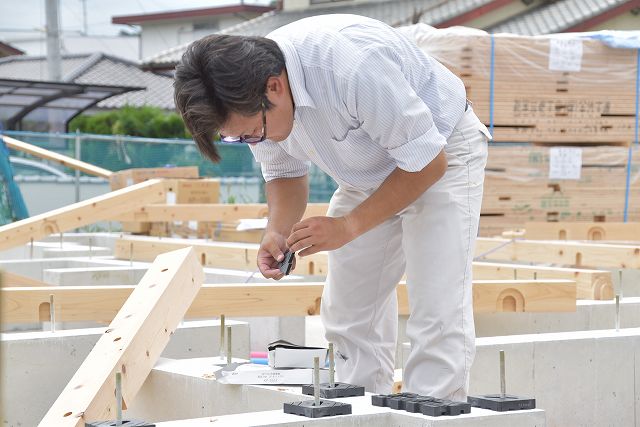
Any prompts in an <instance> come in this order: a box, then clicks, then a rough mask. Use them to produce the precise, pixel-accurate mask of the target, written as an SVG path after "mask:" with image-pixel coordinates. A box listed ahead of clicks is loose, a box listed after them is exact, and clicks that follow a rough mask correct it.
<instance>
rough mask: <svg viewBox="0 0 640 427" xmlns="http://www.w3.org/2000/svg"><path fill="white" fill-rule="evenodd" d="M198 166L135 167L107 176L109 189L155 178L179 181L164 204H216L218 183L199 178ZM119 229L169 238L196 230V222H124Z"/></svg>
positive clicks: (171, 189)
mask: <svg viewBox="0 0 640 427" xmlns="http://www.w3.org/2000/svg"><path fill="white" fill-rule="evenodd" d="M199 176H200V175H199V172H198V167H197V166H183V167H167V168H137V169H127V170H122V171H119V172H114V173H113V174H111V176H110V177H109V183H110V185H111V190H112V191H115V190H119V189H121V188H125V187H128V186H131V185H134V184H138V183H140V182H144V181H147V180H149V179H154V178H182V179H178V180H177V181H176V182H175V188H169V189H168V191H167V201H166V203H167V204H170V205H171V204H199V203H218V200H219V198H220V181H219V180H217V179H201V178H199ZM122 230H123V231H128V232H130V233H134V234H148V235H152V236H160V237H164V236H170V235H172V234H174V233H176V234H180V235H184V236H185V237H186V236H187V235H190V234H195V233H196V232H197V231H198V223H197V222H192V221H190V222H182V221H172V222H142V221H136V222H131V221H123V222H122Z"/></svg>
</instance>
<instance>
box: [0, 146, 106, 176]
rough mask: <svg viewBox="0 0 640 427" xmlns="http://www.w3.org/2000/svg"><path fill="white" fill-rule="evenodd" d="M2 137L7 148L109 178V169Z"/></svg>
mask: <svg viewBox="0 0 640 427" xmlns="http://www.w3.org/2000/svg"><path fill="white" fill-rule="evenodd" d="M2 139H3V140H4V143H5V144H7V147H9V148H12V149H14V150H17V151H22V152H23V153H27V154H31V155H32V156H35V157H39V158H41V159H45V160H51V161H53V162H56V163H59V164H61V165H62V166H67V167H69V168H71V169H75V170H79V171H81V172H84V173H86V174H89V175H94V176H99V177H101V178H109V177H110V176H111V174H112V173H113V172H111V171H110V170H107V169H103V168H101V167H98V166H94V165H92V164H90V163H86V162H83V161H80V160H77V159H74V158H73V157H68V156H65V155H63V154H59V153H56V152H53V151H49V150H45V149H44V148H40V147H38V146H35V145H32V144H28V143H26V142H23V141H19V140H17V139H14V138H11V137H9V136H2Z"/></svg>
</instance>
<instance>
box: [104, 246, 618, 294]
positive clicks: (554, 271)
mask: <svg viewBox="0 0 640 427" xmlns="http://www.w3.org/2000/svg"><path fill="white" fill-rule="evenodd" d="M188 245H190V246H193V248H194V249H195V251H196V253H197V254H198V259H200V260H201V263H202V264H203V265H204V266H207V267H214V268H231V269H239V270H246V271H254V270H255V269H256V256H257V250H258V247H259V245H257V244H249V243H245V244H239V243H222V242H202V241H200V242H198V243H194V241H193V240H183V239H164V238H163V239H154V238H148V237H125V238H122V239H119V240H117V241H116V244H115V251H114V255H115V257H116V258H119V259H124V260H129V259H132V260H134V261H150V260H152V259H153V258H154V257H155V256H157V255H158V254H160V253H163V252H166V251H169V250H175V249H178V248H181V247H186V246H188ZM514 271H516V273H515V274H516V276H515V277H516V278H518V279H533V276H534V273H535V274H537V275H538V277H539V278H544V279H566V280H575V281H576V282H577V283H578V298H585V299H611V298H613V283H612V280H611V273H610V272H608V271H602V270H586V269H575V268H559V267H538V266H530V265H520V264H501V263H493V264H491V263H477V262H475V263H474V264H473V274H474V278H475V279H512V278H514ZM327 272H328V257H327V253H326V252H321V253H317V254H314V255H310V256H308V257H304V258H302V259H300V258H298V259H297V260H296V269H295V270H294V274H305V275H309V274H311V275H321V276H326V274H327Z"/></svg>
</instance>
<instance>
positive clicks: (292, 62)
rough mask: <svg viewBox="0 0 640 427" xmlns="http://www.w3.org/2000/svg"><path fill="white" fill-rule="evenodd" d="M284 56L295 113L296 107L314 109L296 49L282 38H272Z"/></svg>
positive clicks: (314, 105)
mask: <svg viewBox="0 0 640 427" xmlns="http://www.w3.org/2000/svg"><path fill="white" fill-rule="evenodd" d="M273 41H275V42H276V43H277V44H278V47H279V48H280V50H281V51H282V54H283V55H284V60H285V65H286V67H287V78H288V80H289V88H290V89H291V96H293V102H294V103H295V107H296V111H297V109H298V107H311V108H315V107H316V104H315V103H314V102H313V99H311V96H310V95H309V92H307V89H306V87H305V80H304V73H303V71H302V63H301V62H300V57H299V56H298V52H296V48H295V46H294V45H293V43H291V41H289V40H287V39H284V38H276V37H274V38H273Z"/></svg>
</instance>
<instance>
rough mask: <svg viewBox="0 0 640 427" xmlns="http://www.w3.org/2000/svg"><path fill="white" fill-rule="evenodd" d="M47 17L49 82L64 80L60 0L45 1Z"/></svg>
mask: <svg viewBox="0 0 640 427" xmlns="http://www.w3.org/2000/svg"><path fill="white" fill-rule="evenodd" d="M44 1H45V3H44V4H45V13H46V16H47V67H48V70H49V80H51V81H56V82H59V81H60V80H62V60H61V56H60V19H59V16H58V6H59V0H44Z"/></svg>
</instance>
